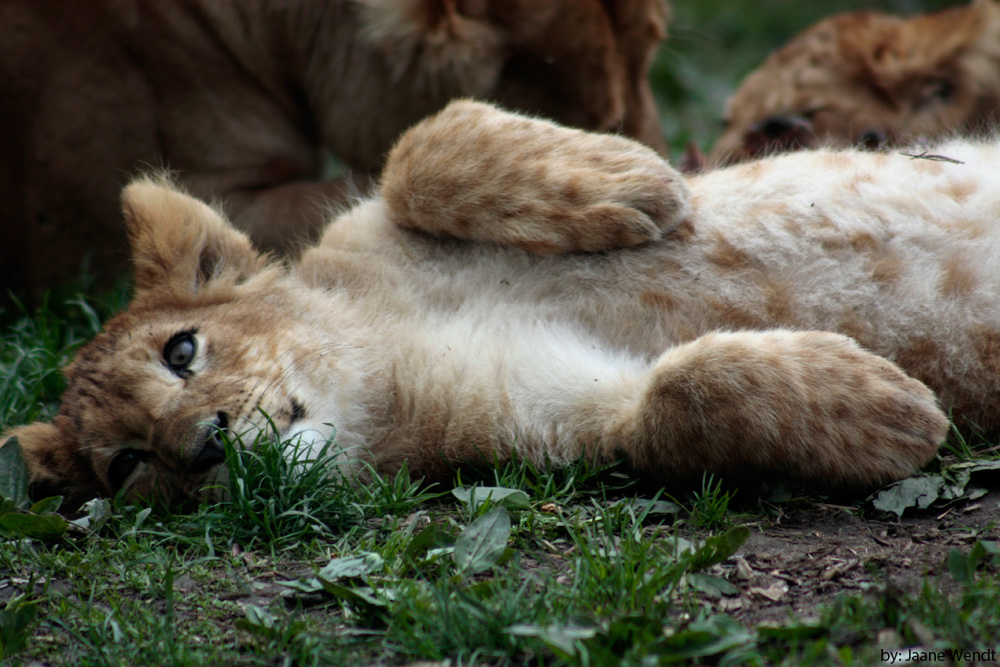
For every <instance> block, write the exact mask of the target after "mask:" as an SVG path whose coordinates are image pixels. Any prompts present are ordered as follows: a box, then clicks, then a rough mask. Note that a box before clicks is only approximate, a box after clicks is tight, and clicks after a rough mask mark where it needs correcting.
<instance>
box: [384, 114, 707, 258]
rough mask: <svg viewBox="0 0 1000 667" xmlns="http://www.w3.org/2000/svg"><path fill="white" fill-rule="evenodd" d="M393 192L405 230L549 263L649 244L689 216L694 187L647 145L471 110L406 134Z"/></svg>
mask: <svg viewBox="0 0 1000 667" xmlns="http://www.w3.org/2000/svg"><path fill="white" fill-rule="evenodd" d="M381 192H382V196H383V197H384V199H385V201H386V203H387V205H388V207H389V210H390V211H391V213H392V215H393V216H394V218H395V220H396V222H397V223H398V224H400V225H402V226H406V227H413V228H418V229H421V230H423V231H426V232H430V233H432V234H440V235H448V236H453V237H457V238H463V239H469V240H475V241H487V242H493V243H500V244H504V245H511V246H515V247H518V248H522V249H524V250H528V251H530V252H535V253H541V254H558V253H567V252H599V251H604V250H613V249H617V248H623V247H630V246H635V245H639V244H642V243H646V242H649V241H653V240H656V239H658V238H660V237H661V236H662V235H663V234H665V233H666V232H669V231H671V230H673V229H674V228H676V227H677V225H679V224H680V223H681V221H683V220H684V218H685V217H686V216H687V215H688V212H689V208H688V199H689V193H688V189H687V185H686V183H685V182H684V180H683V178H682V177H681V175H680V174H679V173H678V172H677V171H675V170H674V169H673V168H672V167H671V166H670V165H669V164H667V163H666V162H665V161H664V160H663V159H662V158H660V157H659V156H658V155H657V154H656V153H655V152H653V151H652V150H651V149H649V148H647V147H646V146H643V145H641V144H639V143H636V142H634V141H631V140H629V139H624V138H622V137H617V136H612V135H607V134H594V133H588V132H583V131H581V130H573V129H569V128H565V127H561V126H559V125H556V124H555V123H551V122H548V121H543V120H538V119H534V118H528V117H525V116H520V115H515V114H512V113H507V112H505V111H501V110H499V109H497V108H495V107H492V106H489V105H487V104H482V103H479V102H471V101H460V102H453V103H452V104H451V105H449V106H448V107H447V108H446V109H445V110H444V111H442V112H440V113H439V114H437V115H436V116H433V117H432V118H430V119H428V120H425V121H423V122H422V123H420V124H418V125H416V126H415V127H413V128H412V129H411V130H410V131H409V132H407V133H406V134H405V135H403V137H402V138H401V139H400V141H399V143H398V144H397V145H396V147H395V148H394V149H393V151H392V153H390V155H389V159H388V162H387V164H386V167H385V170H384V171H383V175H382V186H381Z"/></svg>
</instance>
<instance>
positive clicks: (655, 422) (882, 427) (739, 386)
mask: <svg viewBox="0 0 1000 667" xmlns="http://www.w3.org/2000/svg"><path fill="white" fill-rule="evenodd" d="M947 430H948V420H947V418H946V417H945V415H944V414H943V413H942V412H941V410H940V409H939V408H938V406H937V403H936V400H935V397H934V395H933V393H932V392H931V391H930V390H929V389H928V388H927V387H926V386H924V385H923V384H922V383H920V382H918V381H917V380H914V379H913V378H910V377H909V376H907V375H905V374H904V373H903V372H902V371H901V370H900V369H899V368H898V367H897V366H895V365H894V364H892V363H890V362H889V361H886V360H885V359H883V358H881V357H878V356H875V355H873V354H870V353H868V352H866V351H864V350H863V349H861V348H860V347H859V346H858V345H857V344H856V343H854V341H852V340H851V339H849V338H846V337H844V336H840V335H838V334H832V333H825V332H792V331H784V330H775V331H769V332H763V333H733V334H721V333H720V334H709V335H706V336H703V337H701V338H699V339H697V340H695V341H693V342H691V343H688V344H685V345H681V346H678V347H676V348H674V349H672V350H670V351H668V352H667V353H665V354H664V355H663V356H662V357H661V358H660V359H659V360H658V361H657V362H656V364H655V366H654V369H653V372H652V376H651V379H650V382H649V385H648V387H647V389H646V390H645V392H644V394H643V395H642V397H641V399H640V400H639V401H638V403H637V404H636V405H634V406H632V407H630V408H628V409H627V410H626V411H625V412H624V413H623V416H622V421H621V422H620V423H619V424H618V425H617V426H616V431H615V433H614V436H613V437H612V438H611V440H612V441H617V442H619V443H621V446H622V448H623V449H624V450H625V453H626V455H627V456H628V458H629V459H630V460H631V461H632V463H633V464H634V465H635V466H636V467H637V468H639V469H642V470H659V471H662V472H663V473H664V474H665V475H666V476H668V477H682V478H686V477H692V476H695V475H696V474H697V473H698V472H699V471H701V470H708V471H712V472H717V473H721V474H723V475H733V476H736V477H746V476H748V475H754V474H760V473H778V474H781V475H785V476H787V477H791V478H794V479H798V480H802V481H808V482H815V483H819V484H822V485H823V486H825V487H829V488H840V489H844V488H859V487H872V486H876V485H881V484H885V483H888V482H890V481H893V480H897V479H901V478H903V477H906V476H908V475H910V474H912V473H914V472H915V471H916V470H917V469H918V468H919V467H920V466H921V465H922V464H924V463H926V462H927V461H928V460H929V459H930V458H931V457H933V456H934V453H935V452H936V451H937V448H938V446H939V445H940V444H941V442H942V441H943V440H944V438H945V434H946V433H947Z"/></svg>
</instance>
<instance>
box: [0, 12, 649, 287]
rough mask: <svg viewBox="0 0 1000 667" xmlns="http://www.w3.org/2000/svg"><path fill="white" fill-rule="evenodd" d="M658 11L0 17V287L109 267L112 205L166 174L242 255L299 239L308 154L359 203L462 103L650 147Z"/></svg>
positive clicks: (323, 184)
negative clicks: (225, 220) (134, 180)
mask: <svg viewBox="0 0 1000 667" xmlns="http://www.w3.org/2000/svg"><path fill="white" fill-rule="evenodd" d="M666 19H667V7H666V3H665V1H664V0H284V1H280V0H239V1H234V2H216V1H215V0H182V1H177V2H174V1H168V0H164V1H147V0H87V1H86V2H80V1H79V0H44V1H41V2H40V1H38V0H7V1H5V2H2V3H0V91H2V94H0V273H2V283H0V284H2V286H3V288H4V289H3V290H0V291H2V292H3V293H4V294H6V291H7V289H13V290H14V291H15V292H31V291H33V290H37V289H39V288H44V287H51V286H52V285H54V284H56V283H58V282H59V281H61V280H64V279H65V278H67V277H71V276H74V275H77V274H78V272H79V268H80V262H81V258H83V257H84V256H85V255H88V254H89V255H92V258H93V262H92V266H93V267H95V268H97V269H98V270H99V271H100V272H103V273H109V272H112V271H113V270H114V269H117V268H123V266H124V263H125V260H126V256H127V254H126V247H125V236H124V231H123V229H122V226H121V222H120V220H121V217H120V210H119V204H118V196H119V193H120V191H121V187H122V185H124V183H125V182H127V180H128V179H129V177H130V176H131V175H132V174H134V173H136V172H137V171H138V170H141V169H149V168H150V167H159V166H163V167H167V168H169V169H170V170H172V171H174V172H176V173H177V174H178V176H179V178H180V179H181V181H182V182H183V183H184V184H185V187H186V188H188V189H189V190H190V191H191V192H192V193H194V194H196V195H198V196H200V197H204V198H212V199H214V200H217V201H220V202H221V203H222V204H223V206H224V207H225V209H226V212H227V214H228V215H229V216H230V217H231V219H232V220H233V222H234V223H235V224H236V225H237V226H238V227H239V228H241V229H243V230H244V231H246V232H248V233H249V234H250V237H251V238H252V239H253V240H254V241H255V242H256V243H257V244H258V245H260V246H261V247H265V248H276V249H279V250H282V251H289V250H293V249H294V248H296V247H298V246H299V245H301V244H302V243H303V242H305V241H307V240H308V239H310V238H312V237H313V236H314V235H315V233H318V231H319V229H320V227H321V223H322V220H323V215H324V203H326V202H327V201H328V200H331V199H332V200H335V201H336V200H343V199H344V198H345V196H346V195H348V194H350V193H351V191H352V179H349V178H341V179H337V180H327V181H324V180H323V175H324V168H325V167H324V165H325V154H326V152H329V153H330V154H332V155H333V156H335V157H336V158H338V159H339V160H341V161H342V162H344V163H346V165H347V166H349V167H350V168H351V169H352V170H353V173H354V174H355V175H356V176H357V179H356V183H355V184H356V185H360V186H361V187H364V186H365V185H366V183H367V180H368V177H369V176H370V175H374V174H376V173H377V171H378V170H379V169H380V167H381V164H382V161H383V159H384V154H385V152H386V151H387V150H388V149H389V147H390V146H391V143H392V141H394V140H395V139H396V138H397V137H398V135H399V134H400V133H402V132H403V131H404V130H405V129H406V128H407V127H409V126H410V125H412V124H413V123H415V122H416V121H418V120H420V119H421V118H423V117H424V116H426V115H428V114H430V113H432V112H434V111H436V110H438V109H440V108H442V107H443V106H445V104H446V103H447V102H448V101H449V100H450V99H452V98H454V97H480V98H488V99H491V100H495V101H496V102H498V103H500V104H502V105H504V106H508V107H510V108H515V109H520V110H524V111H526V112H530V113H538V114H541V115H544V116H548V117H551V118H553V119H556V120H558V121H560V122H563V123H566V124H569V125H576V126H579V127H583V128H587V129H592V130H599V131H612V132H623V133H624V134H627V135H629V136H632V137H636V138H638V139H640V140H642V141H644V142H646V143H647V144H649V145H651V146H653V147H654V148H656V149H658V150H662V149H663V148H664V146H663V143H662V138H661V136H660V133H659V125H658V119H657V115H656V109H655V106H654V103H653V98H652V93H651V91H650V88H649V86H648V84H647V82H646V73H647V69H648V67H649V64H650V60H651V58H652V56H653V53H654V51H655V49H656V47H657V45H658V44H659V42H660V41H661V40H662V39H663V37H664V36H665V28H666Z"/></svg>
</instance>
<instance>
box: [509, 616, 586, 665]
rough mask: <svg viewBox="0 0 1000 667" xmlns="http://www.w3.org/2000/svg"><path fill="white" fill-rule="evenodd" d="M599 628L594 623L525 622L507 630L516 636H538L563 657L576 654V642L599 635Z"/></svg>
mask: <svg viewBox="0 0 1000 667" xmlns="http://www.w3.org/2000/svg"><path fill="white" fill-rule="evenodd" d="M598 630H599V629H598V627H597V626H596V625H593V624H580V625H577V624H572V625H545V626H542V625H530V624H527V623H523V624H519V625H512V626H510V627H509V628H507V632H508V633H510V634H512V635H514V636H516V637H538V638H539V639H541V640H542V641H543V642H545V643H546V644H547V645H548V646H549V648H551V649H553V650H554V651H556V652H557V653H561V654H562V655H563V657H569V656H573V655H575V654H576V652H577V651H576V642H577V641H579V640H581V639H591V638H592V637H595V636H597V633H598Z"/></svg>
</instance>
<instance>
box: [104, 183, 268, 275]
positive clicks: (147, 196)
mask: <svg viewBox="0 0 1000 667" xmlns="http://www.w3.org/2000/svg"><path fill="white" fill-rule="evenodd" d="M122 209H123V212H124V214H125V223H126V225H127V227H128V234H129V240H130V243H131V246H132V263H133V265H134V267H135V282H136V289H137V290H139V291H142V290H150V289H166V290H167V291H170V292H172V293H175V294H192V295H193V294H194V293H195V292H196V291H197V290H198V289H199V288H200V287H202V286H203V285H204V284H205V283H207V282H208V281H210V280H216V279H228V280H230V281H232V282H237V283H238V282H243V281H245V280H246V279H247V278H248V277H250V276H251V275H253V274H254V273H256V272H257V271H259V270H260V269H261V268H263V267H264V266H265V265H266V264H267V258H266V257H265V256H262V255H261V254H260V253H258V252H257V251H255V250H254V249H253V246H252V245H251V243H250V239H249V238H247V236H246V235H245V234H243V233H241V232H238V231H237V230H236V229H234V228H233V226H232V225H231V224H229V222H228V221H227V220H226V219H225V218H224V217H223V216H222V214H220V213H219V212H218V211H216V210H215V209H214V208H212V207H210V206H208V205H207V204H205V203H204V202H201V201H199V200H197V199H195V198H194V197H191V196H190V195H187V194H185V193H183V192H181V191H180V190H179V189H178V188H177V186H176V185H174V184H172V183H171V182H170V181H169V180H168V179H166V178H155V177H143V178H140V179H138V180H136V181H133V182H132V183H131V184H130V185H128V186H127V187H126V188H125V190H124V191H123V192H122Z"/></svg>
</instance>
